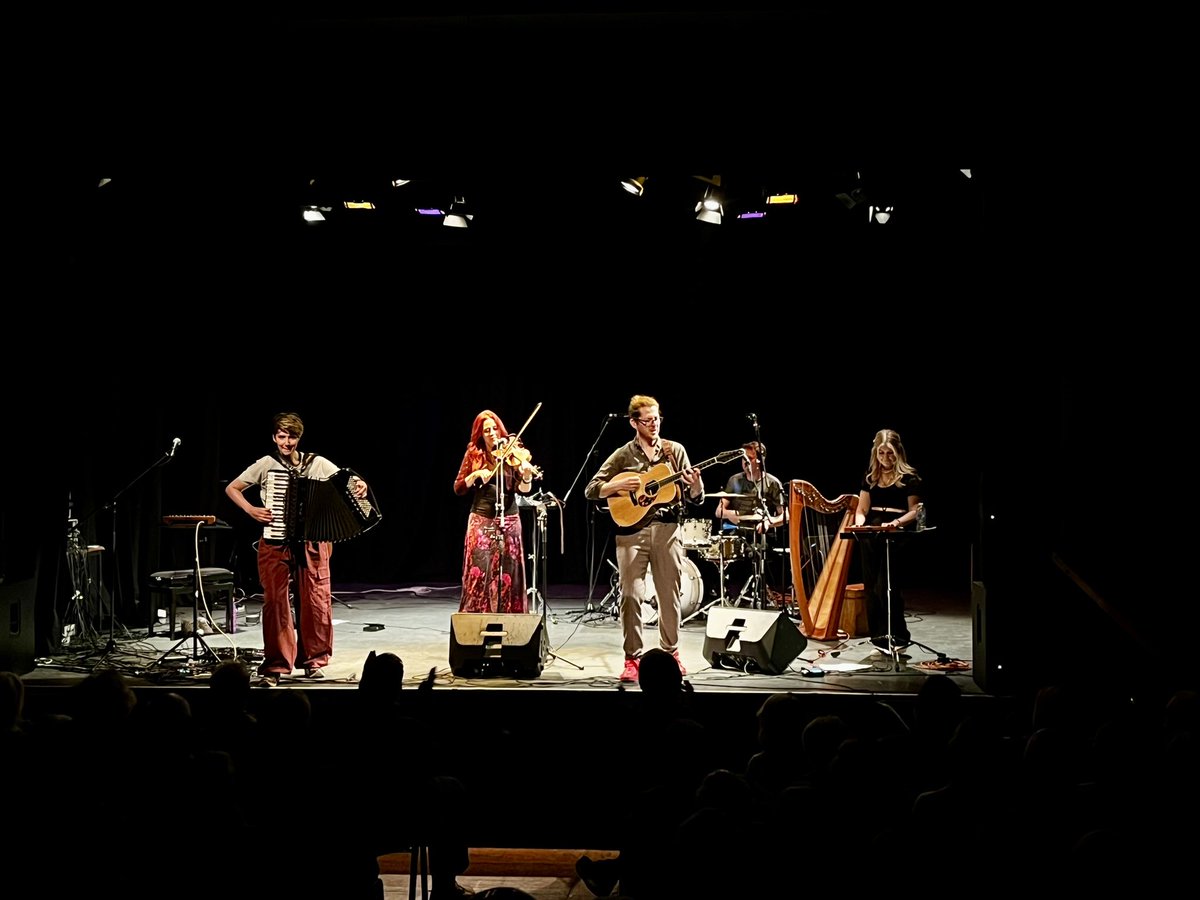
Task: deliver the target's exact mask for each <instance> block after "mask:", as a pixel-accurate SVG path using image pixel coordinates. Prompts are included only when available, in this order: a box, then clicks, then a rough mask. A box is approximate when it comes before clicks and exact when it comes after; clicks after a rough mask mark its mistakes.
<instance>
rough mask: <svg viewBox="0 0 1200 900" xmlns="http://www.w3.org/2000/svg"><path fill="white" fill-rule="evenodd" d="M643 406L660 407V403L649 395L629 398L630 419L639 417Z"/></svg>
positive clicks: (637, 395)
mask: <svg viewBox="0 0 1200 900" xmlns="http://www.w3.org/2000/svg"><path fill="white" fill-rule="evenodd" d="M643 406H658V401H657V400H655V399H654V398H653V397H651V396H650V395H649V394H634V395H633V396H632V397H630V398H629V418H631V419H632V418H633V417H634V416H636V415H639V414H640V413H639V411H640V410H641V408H642V407H643Z"/></svg>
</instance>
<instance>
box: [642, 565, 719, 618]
mask: <svg viewBox="0 0 1200 900" xmlns="http://www.w3.org/2000/svg"><path fill="white" fill-rule="evenodd" d="M679 578H680V581H681V584H680V589H681V593H680V597H679V620H680V621H681V622H682V621H683V620H684V619H686V618H688V616H690V615H692V614H693V613H694V612H695V611H696V610H698V609H699V608H700V603H701V601H702V600H703V599H704V579H703V578H701V577H700V569H699V568H698V567H697V566H696V564H695V563H694V562H692V561H691V560H690V559H686V558H685V559H684V561H683V567H682V568H681V569H680V572H679ZM646 590H647V592H651V591H653V590H654V576H653V573H652V572H651V571H650V566H649V565H647V566H646ZM642 624H643V625H657V624H658V596H657V594H654V593H651V594H650V597H649V598H648V599H646V600H643V601H642Z"/></svg>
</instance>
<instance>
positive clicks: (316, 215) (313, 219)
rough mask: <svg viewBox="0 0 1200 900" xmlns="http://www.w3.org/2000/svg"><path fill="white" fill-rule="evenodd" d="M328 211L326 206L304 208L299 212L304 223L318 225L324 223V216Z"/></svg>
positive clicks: (328, 208)
mask: <svg viewBox="0 0 1200 900" xmlns="http://www.w3.org/2000/svg"><path fill="white" fill-rule="evenodd" d="M329 211H330V207H328V206H306V207H304V209H303V210H302V211H301V213H300V214H301V215H302V216H303V217H304V221H305V222H306V223H307V224H309V225H318V224H320V223H321V222H324V221H325V214H326V213H327V212H329Z"/></svg>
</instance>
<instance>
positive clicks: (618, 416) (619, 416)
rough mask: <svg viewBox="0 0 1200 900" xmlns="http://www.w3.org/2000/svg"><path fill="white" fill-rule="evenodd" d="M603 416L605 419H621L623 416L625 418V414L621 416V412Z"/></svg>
mask: <svg viewBox="0 0 1200 900" xmlns="http://www.w3.org/2000/svg"><path fill="white" fill-rule="evenodd" d="M605 418H606V419H623V418H625V416H623V415H622V414H621V413H609V414H608V415H607V416H605Z"/></svg>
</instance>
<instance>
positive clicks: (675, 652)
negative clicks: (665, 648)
mask: <svg viewBox="0 0 1200 900" xmlns="http://www.w3.org/2000/svg"><path fill="white" fill-rule="evenodd" d="M671 655H672V656H673V657H675V662H677V663H678V664H679V674H680V675H686V674H687V669H685V668H684V667H683V660H682V659H680V658H679V651H678V650H676V651H674V652H673V653H672V654H671Z"/></svg>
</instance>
